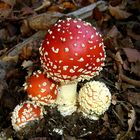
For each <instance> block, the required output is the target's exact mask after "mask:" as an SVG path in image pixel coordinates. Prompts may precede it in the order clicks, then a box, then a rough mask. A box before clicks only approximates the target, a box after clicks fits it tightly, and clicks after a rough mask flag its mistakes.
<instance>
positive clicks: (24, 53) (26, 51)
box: [19, 43, 33, 59]
mask: <svg viewBox="0 0 140 140" xmlns="http://www.w3.org/2000/svg"><path fill="white" fill-rule="evenodd" d="M32 47H33V44H32V43H30V44H27V45H26V46H25V47H23V48H22V50H21V53H20V55H19V57H20V59H29V57H30V56H31V55H32Z"/></svg>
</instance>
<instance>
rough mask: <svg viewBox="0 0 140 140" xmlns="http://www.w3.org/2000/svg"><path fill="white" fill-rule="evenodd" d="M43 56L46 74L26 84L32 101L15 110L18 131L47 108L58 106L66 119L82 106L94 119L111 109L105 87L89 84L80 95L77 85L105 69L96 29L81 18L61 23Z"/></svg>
mask: <svg viewBox="0 0 140 140" xmlns="http://www.w3.org/2000/svg"><path fill="white" fill-rule="evenodd" d="M39 53H40V62H41V67H42V69H43V72H41V71H37V72H34V73H33V75H31V76H30V77H28V78H27V81H26V83H25V84H24V89H25V91H26V92H27V95H28V98H29V99H30V100H31V101H28V102H25V103H23V104H22V105H18V106H17V107H16V108H15V110H14V112H13V115H12V125H13V127H14V129H15V130H19V128H21V126H25V124H26V122H29V121H31V120H34V119H37V118H42V117H43V115H42V114H43V110H42V107H43V106H44V105H49V106H50V105H56V106H57V109H58V110H59V111H60V113H61V115H63V116H67V115H71V114H72V113H73V112H74V111H76V110H77V107H79V109H78V110H79V111H80V112H82V113H83V115H84V116H87V117H88V118H90V119H94V120H96V119H98V117H99V116H100V115H102V114H103V113H104V112H105V111H106V110H107V109H108V107H109V105H110V101H111V94H110V92H109V90H108V89H107V87H106V86H105V85H104V84H102V83H100V82H92V83H91V82H89V83H88V84H86V85H85V86H84V87H82V88H81V90H80V92H79V95H78V93H77V83H78V82H79V81H83V80H85V79H86V80H89V79H90V78H93V77H94V76H96V75H98V74H99V72H100V71H101V70H102V67H103V66H104V60H105V57H106V55H105V46H104V43H103V39H102V36H101V34H100V33H99V32H98V31H97V30H96V28H95V27H93V26H92V25H91V24H90V23H88V22H85V21H82V20H80V19H72V18H69V17H68V18H66V19H63V20H58V22H57V23H55V24H54V25H53V26H52V27H51V28H50V29H49V30H48V32H47V34H46V36H45V39H44V41H43V43H42V44H41V47H40V48H39ZM32 102H33V103H32ZM30 107H31V108H30ZM34 109H35V111H33V110H34ZM37 110H38V111H37ZM26 115H27V116H26Z"/></svg>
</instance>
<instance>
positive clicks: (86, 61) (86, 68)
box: [39, 18, 105, 82]
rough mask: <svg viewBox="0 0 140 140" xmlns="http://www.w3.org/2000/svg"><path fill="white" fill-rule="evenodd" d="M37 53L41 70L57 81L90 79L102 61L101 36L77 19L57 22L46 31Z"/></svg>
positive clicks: (102, 63)
mask: <svg viewBox="0 0 140 140" xmlns="http://www.w3.org/2000/svg"><path fill="white" fill-rule="evenodd" d="M39 51H40V55H41V57H40V59H41V63H42V67H43V68H44V70H45V71H46V73H47V75H48V76H49V77H51V78H52V79H53V80H55V81H57V82H69V81H75V80H76V81H78V80H81V79H89V78H91V77H93V76H94V75H96V74H98V73H99V71H100V70H101V69H102V66H103V65H104V60H105V50H104V43H103V39H102V37H101V35H100V34H99V32H97V30H96V28H95V27H92V26H91V24H90V23H87V22H84V21H81V20H79V19H71V18H67V19H66V20H59V21H58V22H57V23H56V24H54V26H52V27H51V28H50V29H49V30H48V33H47V34H46V36H45V40H44V42H43V43H42V46H41V47H40V49H39Z"/></svg>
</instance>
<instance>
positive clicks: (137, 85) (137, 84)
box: [119, 74, 140, 87]
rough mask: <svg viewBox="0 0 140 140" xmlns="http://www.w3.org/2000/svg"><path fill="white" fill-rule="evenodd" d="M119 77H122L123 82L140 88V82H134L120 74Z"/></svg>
mask: <svg viewBox="0 0 140 140" xmlns="http://www.w3.org/2000/svg"><path fill="white" fill-rule="evenodd" d="M119 77H120V78H121V79H122V80H123V81H125V82H127V83H129V84H131V85H134V86H136V87H140V81H137V80H133V79H131V78H129V77H127V76H125V75H124V74H120V75H119Z"/></svg>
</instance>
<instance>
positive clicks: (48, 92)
mask: <svg viewBox="0 0 140 140" xmlns="http://www.w3.org/2000/svg"><path fill="white" fill-rule="evenodd" d="M24 89H25V90H26V91H27V94H28V97H29V98H30V99H32V100H33V101H37V102H38V103H40V104H42V105H53V103H54V102H55V100H56V97H57V92H58V85H56V84H55V83H54V81H53V80H52V79H50V78H47V77H46V76H45V74H43V73H42V72H41V71H40V70H38V71H37V72H34V73H33V75H31V76H30V77H29V78H27V82H26V83H25V84H24Z"/></svg>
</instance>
